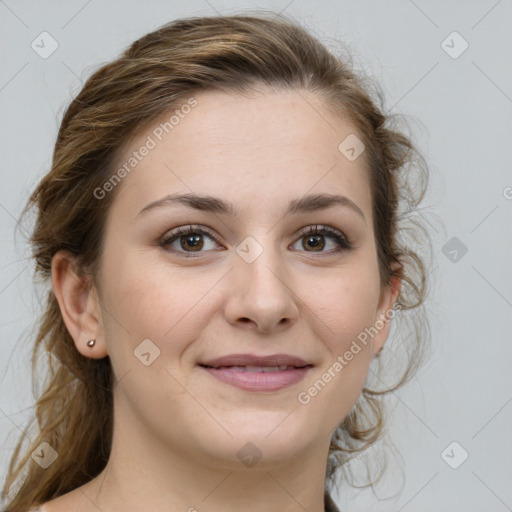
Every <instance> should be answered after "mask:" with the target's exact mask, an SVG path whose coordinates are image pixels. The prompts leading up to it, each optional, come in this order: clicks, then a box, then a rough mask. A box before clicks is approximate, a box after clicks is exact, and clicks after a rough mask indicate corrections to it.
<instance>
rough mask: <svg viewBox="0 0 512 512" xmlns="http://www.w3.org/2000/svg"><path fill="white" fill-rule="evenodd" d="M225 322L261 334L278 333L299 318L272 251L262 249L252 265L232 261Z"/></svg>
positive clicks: (286, 275)
mask: <svg viewBox="0 0 512 512" xmlns="http://www.w3.org/2000/svg"><path fill="white" fill-rule="evenodd" d="M229 275H230V280H231V281H230V283H229V288H230V291H229V298H228V299H227V302H226V306H225V316H226V320H227V321H228V322H229V323H230V324H232V325H235V326H237V327H239V328H244V329H248V330H256V331H258V332H261V333H273V332H280V331H282V330H284V329H287V328H289V327H291V326H292V325H293V324H294V323H295V322H296V321H297V319H298V314H299V309H298V307H297V297H296V294H295V293H294V292H293V284H292V283H291V282H290V281H291V279H290V276H289V273H288V272H286V269H285V267H284V264H283V263H282V262H280V261H279V260H278V256H277V255H276V254H275V252H274V251H271V250H270V249H265V250H264V251H263V252H262V254H260V255H259V256H258V257H257V258H256V260H254V261H252V262H251V263H249V262H247V261H245V260H244V259H243V258H242V257H237V258H235V262H234V269H233V270H232V271H231V272H230V273H229Z"/></svg>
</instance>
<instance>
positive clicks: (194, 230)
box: [159, 225, 352, 258]
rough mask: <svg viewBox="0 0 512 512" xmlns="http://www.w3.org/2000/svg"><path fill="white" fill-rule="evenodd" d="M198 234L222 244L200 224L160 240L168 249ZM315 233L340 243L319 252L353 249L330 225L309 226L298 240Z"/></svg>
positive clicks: (177, 231) (192, 256) (179, 229)
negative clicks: (171, 245)
mask: <svg viewBox="0 0 512 512" xmlns="http://www.w3.org/2000/svg"><path fill="white" fill-rule="evenodd" d="M196 234H200V235H207V236H209V237H210V238H212V239H213V240H214V242H215V243H217V244H219V245H220V242H219V241H218V240H217V238H216V237H215V235H213V233H211V232H210V231H208V230H206V229H204V228H202V227H199V226H195V227H194V226H187V227H186V228H178V229H176V230H175V231H172V232H170V233H168V234H166V235H164V237H162V239H161V240H160V241H159V245H160V246H161V247H163V248H164V249H166V250H168V249H167V248H166V247H167V246H168V245H170V244H171V243H172V242H174V241H175V240H177V239H179V238H180V237H182V236H185V235H196ZM315 235H327V236H329V237H331V238H333V239H334V240H335V241H336V243H337V244H338V245H339V247H338V248H337V249H335V250H334V251H332V252H323V251H321V252H319V253H318V254H335V253H339V252H342V251H348V250H350V249H352V243H351V242H350V240H349V239H348V238H347V237H346V236H345V234H344V233H342V232H341V231H338V230H337V229H333V228H331V227H329V226H321V227H320V229H318V225H315V226H314V227H313V226H309V229H308V230H307V231H303V232H302V233H301V234H300V235H299V238H298V239H297V240H299V239H300V238H303V237H306V236H315ZM171 251H172V252H174V253H177V254H181V255H185V257H187V258H197V257H200V255H201V254H202V253H203V252H204V251H198V252H195V253H194V252H187V251H177V250H175V249H171ZM304 252H312V253H315V251H304Z"/></svg>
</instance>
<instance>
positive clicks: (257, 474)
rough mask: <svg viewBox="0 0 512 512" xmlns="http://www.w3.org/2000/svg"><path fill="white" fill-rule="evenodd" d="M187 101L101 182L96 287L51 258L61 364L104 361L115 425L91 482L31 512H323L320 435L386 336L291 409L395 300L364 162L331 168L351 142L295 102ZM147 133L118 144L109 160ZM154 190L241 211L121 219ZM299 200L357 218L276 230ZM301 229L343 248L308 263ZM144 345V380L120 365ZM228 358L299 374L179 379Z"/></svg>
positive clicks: (166, 209)
mask: <svg viewBox="0 0 512 512" xmlns="http://www.w3.org/2000/svg"><path fill="white" fill-rule="evenodd" d="M194 97H195V98H196V99H197V101H198V106H197V107H195V108H194V109H193V110H192V111H191V112H190V114H188V115H187V116H185V118H184V119H182V120H180V123H179V125H177V126H176V127H175V128H174V130H173V131H172V133H170V134H168V135H166V136H165V137H164V138H163V140H162V141H161V142H159V143H158V145H157V147H156V148H154V149H152V150H151V151H150V152H149V154H148V155H147V156H146V157H145V158H144V160H143V161H142V162H141V163H140V164H139V165H138V166H137V167H136V170H133V171H132V172H131V173H130V174H128V175H127V176H126V177H125V178H124V179H123V181H122V182H121V183H120V184H119V185H117V187H119V188H118V189H117V190H116V194H117V195H116V197H115V200H114V202H113V204H112V206H111V208H110V210H109V212H108V217H107V221H106V230H105V245H104V248H103V252H102V254H101V260H100V272H99V274H98V276H96V283H93V282H92V281H88V280H87V279H86V278H80V277H79V276H77V275H76V274H75V273H74V270H73V267H72V265H71V264H70V262H71V260H72V259H71V256H70V255H69V254H66V253H65V252H59V253H58V254H56V255H55V257H54V259H53V265H52V284H53V288H54V291H55V294H56V296H57V299H58V301H59V305H60V308H61V312H62V315H63V318H64V321H65V323H66V326H67V328H68V330H69V332H70V334H71V336H72V337H73V340H74V342H75V345H76V348H77V350H79V351H80V352H81V353H82V354H83V355H85V356H87V357H94V358H100V357H105V356H106V355H109V356H110V359H111V362H112V365H113V369H114V373H115V390H114V409H115V411H114V418H115V419H114V441H113V446H112V452H111V456H110V460H109V462H108V465H107V467H106V469H105V470H104V471H103V472H102V473H101V474H100V475H99V476H98V477H97V478H95V479H93V480H92V481H90V482H89V483H87V484H86V485H84V486H82V487H80V488H78V489H76V490H74V491H72V492H70V493H68V494H66V495H64V496H61V497H59V498H57V499H54V500H52V501H50V502H47V503H46V504H45V505H44V507H43V512H59V511H61V510H62V511H64V510H70V509H72V510H76V511H78V512H82V511H84V512H85V511H93V510H94V511H97V510H98V508H97V507H99V508H100V509H101V510H105V511H109V512H115V511H121V510H122V511H123V512H130V511H140V510H182V511H190V512H192V511H193V510H194V509H195V510H200V511H201V512H204V511H207V512H218V511H222V512H226V511H234V510H251V511H261V512H263V511H265V512H267V511H268V510H280V511H299V510H300V511H303V510H308V511H312V512H320V511H323V510H324V505H323V494H324V485H325V475H326V463H327V456H328V448H329V441H330V438H331V435H332V433H333V431H334V430H335V429H336V428H337V426H338V425H339V424H340V423H341V422H342V420H343V418H344V417H345V416H346V415H347V413H348V412H349V411H350V409H351V408H352V406H353V405H354V403H355V402H356V400H357V398H358V397H359V395H360V393H361V390H362V388H363V386H364V384H365V380H366V377H367V375H368V369H369V364H370V362H371V359H372V357H373V356H374V354H376V353H377V352H378V351H379V350H380V349H381V348H382V346H383V344H384V342H385V340H386V338H387V336H388V331H389V322H386V323H385V326H384V328H382V329H381V330H380V331H379V332H378V334H377V335H376V336H375V337H374V338H373V339H370V340H369V342H368V344H367V345H366V346H362V350H361V351H360V352H359V353H358V354H357V355H356V356H354V358H353V359H352V360H351V361H350V362H349V363H348V364H347V365H346V366H345V367H344V368H343V370H342V371H341V372H339V373H338V374H337V375H336V377H335V378H333V379H332V380H331V381H330V382H329V383H328V384H327V385H326V386H325V387H324V389H322V390H321V392H319V393H318V394H317V395H316V396H315V397H313V398H312V399H311V401H310V402H309V403H308V404H306V405H304V404H301V403H300V402H299V401H298V399H297V395H298V393H299V392H301V391H305V390H307V389H308V388H309V387H310V386H312V385H313V383H314V382H315V381H317V380H318V379H320V378H321V376H322V374H323V373H324V372H325V371H326V370H327V368H329V367H332V365H333V363H334V362H335V361H336V358H337V357H338V356H340V355H343V354H344V353H345V351H346V350H348V349H349V347H350V345H351V343H352V341H353V340H355V339H356V338H357V336H358V334H359V333H361V332H362V331H364V329H365V328H367V327H370V326H373V325H374V324H375V322H376V320H377V319H378V318H379V316H381V315H382V314H384V313H386V312H389V311H390V309H391V308H392V306H393V304H394V302H395V301H396V299H397V295H398V293H399V283H398V282H392V283H390V285H388V286H386V287H381V284H380V279H379V270H378V264H377V253H376V246H375V240H374V231H373V224H372V204H371V195H370V188H369V181H368V171H367V169H366V162H365V159H364V154H363V155H362V156H361V157H359V158H357V159H356V160H354V161H349V160H348V159H347V158H346V157H345V156H344V155H343V154H342V153H340V151H339V150H338V145H339V144H340V142H341V141H342V140H343V139H345V137H347V136H348V135H349V134H351V133H357V132H356V130H355V128H354V127H353V126H352V125H351V124H350V123H349V122H348V121H347V120H344V119H339V118H335V117H333V115H331V113H330V111H329V109H328V108H327V107H326V106H324V105H323V104H322V103H321V102H320V100H318V99H317V98H316V97H315V96H313V94H312V93H309V92H305V91H301V92H300V93H299V92H297V91H286V92H283V91H279V92H276V91H270V90H264V91H260V92H259V93H253V94H250V95H235V94H233V95H231V94H227V93H224V92H214V91H207V92H200V93H197V94H194ZM306 99H307V101H305V100H306ZM168 118H169V115H168V114H167V115H165V116H162V120H165V119H168ZM159 122H160V121H157V122H155V124H154V125H152V126H153V127H155V126H157V125H158V123H159ZM149 134H151V129H147V130H145V131H143V132H142V133H139V134H138V135H137V137H136V138H134V139H133V140H131V141H129V143H127V145H126V147H125V153H124V155H123V156H124V157H123V158H121V159H120V162H124V161H125V160H126V158H128V156H129V155H130V154H131V152H132V151H134V150H136V149H138V148H140V146H141V145H142V144H143V143H144V141H145V140H146V137H147V136H148V135H149ZM171 193H194V194H202V195H211V196H215V197H218V198H220V199H223V200H225V201H229V202H231V203H233V204H234V205H235V206H236V207H237V208H239V209H240V210H241V212H240V214H239V215H238V216H236V217H230V216H228V215H224V214H213V213H211V212H202V211H198V210H195V209H192V208H189V207H186V206H184V205H179V204H178V205H167V206H162V207H160V208H153V209H150V210H148V211H146V212H145V213H143V214H141V215H138V213H139V212H140V211H141V210H142V209H143V208H144V207H145V206H146V205H148V204H149V203H151V202H153V201H155V200H158V199H160V198H162V197H164V196H166V195H167V194H171ZM310 193H328V194H334V193H336V194H340V195H343V196H346V197H348V198H349V199H350V200H351V201H353V202H354V203H355V204H356V205H357V206H358V207H359V208H360V209H361V210H362V212H363V214H364V217H365V218H364V219H363V218H362V216H360V215H359V214H357V213H356V212H355V211H353V210H352V209H350V208H348V207H342V206H334V207H331V208H329V209H325V210H318V211H313V212H307V213H298V214H288V215H286V216H284V209H285V207H286V206H287V204H288V202H289V201H290V200H292V199H297V198H301V197H303V196H304V195H306V194H310ZM190 224H193V225H199V226H204V227H205V228H210V231H211V232H212V233H213V234H214V235H215V236H216V238H217V241H215V240H214V239H212V238H210V237H209V236H207V235H204V236H203V237H202V241H203V243H204V246H203V248H202V252H200V253H199V255H198V253H197V252H194V251H193V249H191V247H190V245H187V237H184V240H183V238H182V242H183V244H185V245H184V246H183V245H181V244H180V238H179V237H178V238H176V240H175V241H174V242H173V243H172V246H171V245H168V246H167V247H162V246H160V245H159V244H158V242H159V240H161V238H162V237H163V236H164V235H165V234H167V233H169V232H170V231H172V230H174V229H176V228H179V227H187V226H188V225H190ZM316 224H318V225H320V226H323V225H325V226H330V227H332V228H334V229H337V230H339V231H341V232H342V233H344V234H345V235H346V236H347V237H348V238H349V240H350V241H352V243H353V248H352V249H350V250H342V251H341V252H335V250H336V248H337V247H339V245H338V243H337V242H336V241H335V240H334V239H332V238H331V236H330V235H325V236H320V241H323V243H325V246H324V247H323V249H316V250H315V247H313V246H312V244H308V241H309V237H308V236H307V235H303V234H302V231H301V230H302V229H303V228H307V227H309V226H311V225H313V226H314V225H316ZM301 235H302V236H301ZM247 237H253V238H254V239H255V240H257V242H258V243H259V244H260V246H261V248H262V249H263V252H262V253H261V254H260V255H259V256H258V257H257V258H256V259H255V261H253V262H252V263H248V262H246V261H245V260H244V259H243V258H242V257H240V256H239V254H238V253H237V252H236V248H237V246H239V244H241V243H242V242H243V241H244V240H245V239H246V238H247ZM172 249H175V251H176V252H172ZM187 250H188V251H189V253H193V254H194V255H196V257H188V258H187V257H186V251H187ZM177 251H181V252H177ZM197 255H198V256H197ZM91 338H95V339H96V345H95V346H94V348H93V349H90V348H89V347H87V341H88V340H89V339H91ZM144 339H150V340H151V341H152V342H153V343H154V344H155V345H156V346H158V348H159V349H160V351H161V352H160V356H159V357H158V358H156V359H155V360H154V361H153V362H152V363H151V364H150V365H149V366H145V365H143V364H141V362H140V361H139V359H137V357H135V356H134V350H135V349H136V348H137V346H138V345H139V344H140V343H141V341H142V340H144ZM232 353H253V354H272V353H286V354H292V355H296V356H299V357H302V358H303V359H305V360H307V361H308V362H310V363H311V364H313V365H314V367H313V369H312V370H310V371H309V373H308V374H307V376H306V377H305V379H304V380H303V381H301V382H299V383H297V384H293V385H292V386H289V387H287V388H284V389H281V390H278V391H272V392H254V391H245V390H241V389H239V388H236V387H233V386H231V385H228V384H225V383H222V382H220V381H217V379H215V378H213V377H211V376H210V375H209V374H207V373H206V372H205V371H204V370H202V369H201V368H200V367H199V366H197V364H198V362H199V361H205V360H206V359H210V358H214V357H219V356H223V355H227V354H232ZM249 442H250V443H252V444H253V445H254V446H256V447H257V449H258V450H259V452H260V453H261V459H259V460H258V461H257V463H256V464H255V465H254V466H252V467H247V466H245V465H244V464H243V463H242V462H241V461H240V460H239V459H238V458H237V452H238V451H239V450H240V449H241V448H242V447H243V446H244V445H245V444H246V443H249ZM150 475H151V476H150ZM249 507H250V508H249Z"/></svg>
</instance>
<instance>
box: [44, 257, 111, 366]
mask: <svg viewBox="0 0 512 512" xmlns="http://www.w3.org/2000/svg"><path fill="white" fill-rule="evenodd" d="M52 287H53V292H54V294H55V297H56V299H57V302H58V303H59V308H60V312H61V315H62V319H63V320H64V323H65V325H66V327H67V329H68V331H69V334H70V335H71V337H72V338H73V341H74V343H75V347H76V348H77V350H78V351H79V352H80V353H81V354H82V355H84V356H86V357H91V358H94V359H99V358H102V357H105V356H106V355H108V354H107V350H106V346H105V343H104V341H103V340H102V337H101V332H100V331H101V308H100V304H99V301H98V299H97V294H96V289H95V286H94V283H93V281H92V277H91V276H86V275H83V274H81V273H80V272H78V270H77V268H76V261H75V257H74V256H73V255H72V254H71V253H70V252H69V251H63V250H62V251H59V252H57V253H56V254H55V255H54V256H53V259H52ZM92 339H94V340H95V342H94V343H92V344H90V343H88V342H89V341H90V340H92Z"/></svg>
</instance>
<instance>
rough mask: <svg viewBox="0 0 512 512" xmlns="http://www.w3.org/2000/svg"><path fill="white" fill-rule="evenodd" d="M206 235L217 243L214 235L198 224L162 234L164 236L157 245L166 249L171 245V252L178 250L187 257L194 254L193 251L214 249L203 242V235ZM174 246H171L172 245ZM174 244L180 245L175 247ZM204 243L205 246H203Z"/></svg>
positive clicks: (199, 251)
mask: <svg viewBox="0 0 512 512" xmlns="http://www.w3.org/2000/svg"><path fill="white" fill-rule="evenodd" d="M205 236H207V237H208V238H210V239H211V240H213V242H215V244H217V242H216V240H215V237H214V236H213V235H212V234H211V233H209V232H208V231H206V230H205V229H203V228H200V227H199V226H196V227H194V226H188V227H186V228H178V229H175V230H174V231H171V232H170V233H167V234H166V235H164V237H163V238H162V239H161V240H160V242H159V245H160V246H161V247H163V248H164V249H166V250H167V248H168V247H171V251H172V252H178V253H182V254H185V256H187V257H194V256H196V255H195V254H193V253H201V252H203V251H202V249H203V248H206V249H214V248H215V247H208V244H205V242H204V237H205ZM215 244H214V245H215ZM173 245H174V246H175V247H172V246H173ZM176 245H178V246H179V247H180V249H178V248H176ZM205 245H206V247H205ZM198 255H199V254H198Z"/></svg>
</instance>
